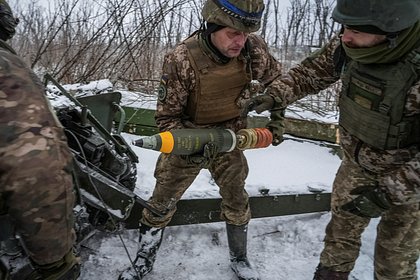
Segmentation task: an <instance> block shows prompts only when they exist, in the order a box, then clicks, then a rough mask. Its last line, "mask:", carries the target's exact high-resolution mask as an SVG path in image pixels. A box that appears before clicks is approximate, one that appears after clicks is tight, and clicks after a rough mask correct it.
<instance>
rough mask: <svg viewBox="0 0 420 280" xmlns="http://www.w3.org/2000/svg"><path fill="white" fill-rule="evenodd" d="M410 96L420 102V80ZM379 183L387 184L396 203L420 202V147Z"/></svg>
mask: <svg viewBox="0 0 420 280" xmlns="http://www.w3.org/2000/svg"><path fill="white" fill-rule="evenodd" d="M410 91H411V93H409V96H413V97H416V98H417V100H413V102H416V103H417V106H418V105H419V104H420V81H419V82H417V83H416V84H415V85H414V86H413V87H412V88H411V89H410ZM379 184H381V185H383V186H386V188H387V191H388V193H389V194H390V196H391V200H392V201H393V202H394V204H409V203H418V202H420V148H418V149H417V153H416V154H414V155H413V156H412V158H411V160H409V161H407V162H406V163H404V164H402V165H401V166H399V167H398V168H397V169H395V170H393V171H391V172H389V173H387V174H386V176H385V177H383V179H382V182H379Z"/></svg>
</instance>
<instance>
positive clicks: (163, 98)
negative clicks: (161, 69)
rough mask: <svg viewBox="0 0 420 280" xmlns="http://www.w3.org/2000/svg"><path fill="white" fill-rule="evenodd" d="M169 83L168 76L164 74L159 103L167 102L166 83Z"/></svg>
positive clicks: (159, 91) (161, 81) (159, 92)
mask: <svg viewBox="0 0 420 280" xmlns="http://www.w3.org/2000/svg"><path fill="white" fill-rule="evenodd" d="M167 81H168V75H166V74H163V75H162V78H161V79H160V85H159V89H158V99H159V101H161V102H162V101H165V99H166V92H167V91H166V82H167Z"/></svg>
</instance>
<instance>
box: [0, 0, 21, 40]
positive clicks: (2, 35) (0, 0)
mask: <svg viewBox="0 0 420 280" xmlns="http://www.w3.org/2000/svg"><path fill="white" fill-rule="evenodd" d="M18 23H19V20H18V19H17V18H15V17H14V16H13V13H12V9H10V6H9V4H8V3H7V2H6V1H5V0H0V39H1V40H4V41H6V40H9V39H10V38H12V37H13V35H15V32H16V30H15V28H16V26H17V24H18Z"/></svg>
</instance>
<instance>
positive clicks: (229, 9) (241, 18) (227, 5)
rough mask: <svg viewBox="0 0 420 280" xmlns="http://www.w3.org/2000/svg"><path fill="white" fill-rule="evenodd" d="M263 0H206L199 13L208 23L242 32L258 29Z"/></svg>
mask: <svg viewBox="0 0 420 280" xmlns="http://www.w3.org/2000/svg"><path fill="white" fill-rule="evenodd" d="M263 11H264V2H263V0H207V1H206V3H205V4H204V7H203V10H202V11H201V15H202V16H203V18H204V20H205V21H207V22H208V23H213V24H217V25H219V26H227V27H231V28H234V29H236V30H239V31H243V32H255V31H257V30H258V29H260V26H261V17H262V14H263Z"/></svg>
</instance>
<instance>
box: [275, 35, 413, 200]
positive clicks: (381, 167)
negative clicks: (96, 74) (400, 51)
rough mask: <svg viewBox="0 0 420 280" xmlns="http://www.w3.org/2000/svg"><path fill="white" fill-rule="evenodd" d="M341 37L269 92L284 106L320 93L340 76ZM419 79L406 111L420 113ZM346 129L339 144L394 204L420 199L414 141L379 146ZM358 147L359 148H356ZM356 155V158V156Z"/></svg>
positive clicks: (299, 66) (294, 70)
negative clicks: (337, 63)
mask: <svg viewBox="0 0 420 280" xmlns="http://www.w3.org/2000/svg"><path fill="white" fill-rule="evenodd" d="M339 46H340V39H339V38H338V37H335V38H333V39H332V40H331V41H330V42H329V43H328V44H327V45H326V46H324V48H322V49H321V50H320V51H319V52H317V53H316V54H315V55H312V56H310V57H308V58H306V59H305V60H303V61H302V63H300V64H299V65H297V66H295V67H293V68H292V69H290V71H289V72H288V73H287V74H285V75H283V76H282V77H281V78H280V79H277V80H276V81H274V82H273V83H272V84H271V85H270V86H269V87H268V88H267V92H269V93H270V94H272V95H274V96H278V97H280V99H281V100H282V106H284V107H286V106H287V105H289V104H291V103H293V102H294V101H296V100H299V99H301V98H303V97H304V96H306V95H308V94H317V93H318V92H319V91H320V90H323V89H325V88H327V87H328V86H330V85H331V84H333V83H334V82H336V81H338V80H339V79H340V73H339V71H337V69H336V67H335V63H334V54H335V51H336V49H337V48H338V47H339ZM419 90H420V81H419V80H417V81H416V82H415V84H414V85H413V86H412V87H411V88H410V89H409V92H408V94H407V99H406V103H405V108H404V114H405V115H416V114H420V93H419ZM359 142H360V140H359V139H357V138H355V137H354V136H352V135H350V134H349V133H348V132H346V131H345V130H343V129H341V131H340V144H341V146H342V148H343V150H344V151H345V153H346V155H348V156H349V157H350V159H351V160H353V161H355V162H357V163H358V164H359V165H360V166H361V167H363V168H364V169H365V170H367V171H368V172H369V173H371V174H374V178H375V180H377V181H378V183H379V185H381V186H385V187H386V189H387V191H388V193H389V195H390V197H391V200H392V201H393V202H394V203H395V204H406V203H414V202H419V201H420V149H419V146H418V145H413V146H410V147H408V148H404V149H394V150H380V149H376V148H373V147H371V146H369V145H367V144H365V143H364V144H362V145H361V146H359V147H360V150H358V148H359V147H357V144H358V143H359ZM356 147H357V149H356ZM356 157H357V158H356Z"/></svg>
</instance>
